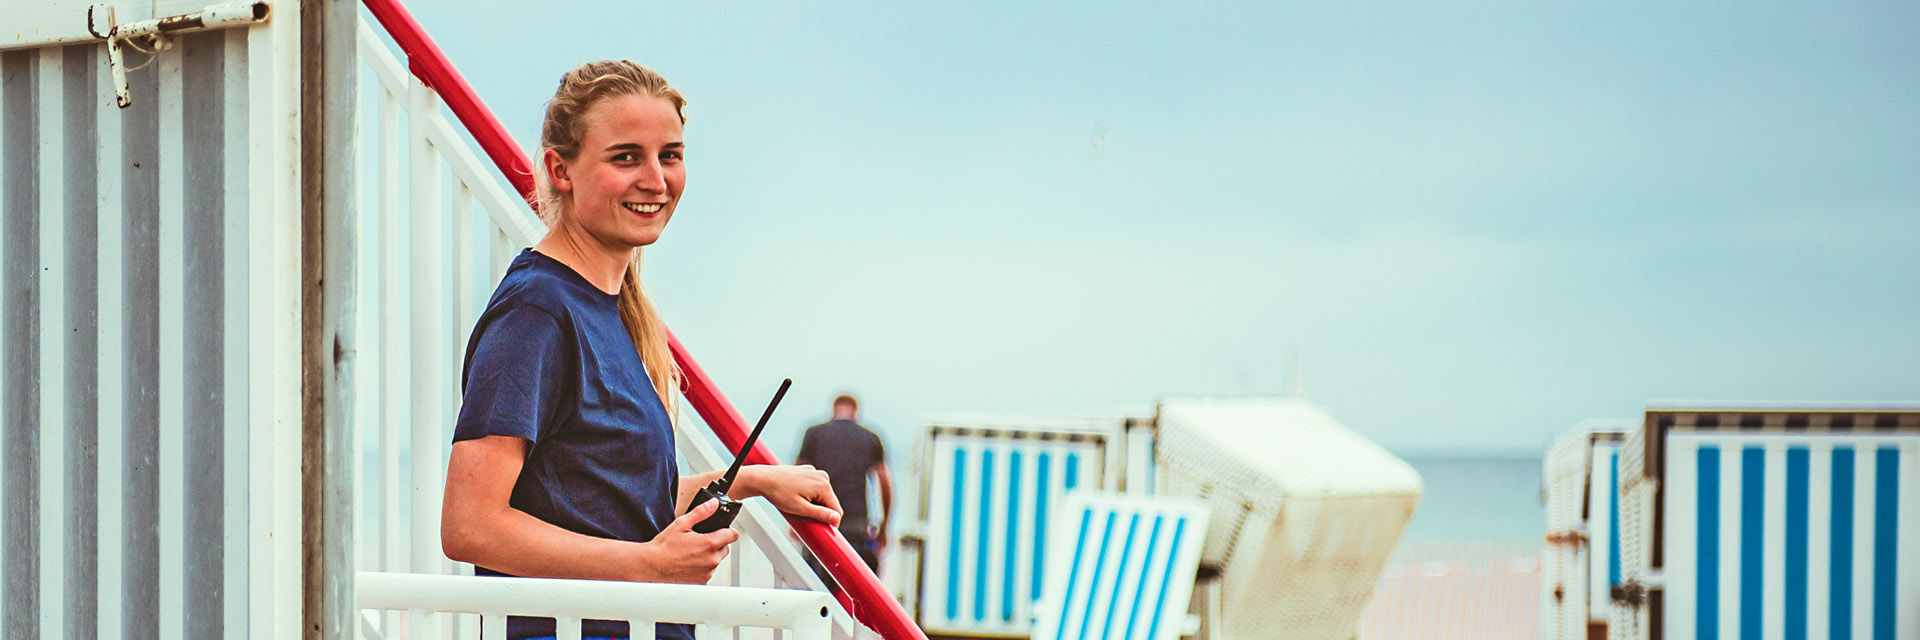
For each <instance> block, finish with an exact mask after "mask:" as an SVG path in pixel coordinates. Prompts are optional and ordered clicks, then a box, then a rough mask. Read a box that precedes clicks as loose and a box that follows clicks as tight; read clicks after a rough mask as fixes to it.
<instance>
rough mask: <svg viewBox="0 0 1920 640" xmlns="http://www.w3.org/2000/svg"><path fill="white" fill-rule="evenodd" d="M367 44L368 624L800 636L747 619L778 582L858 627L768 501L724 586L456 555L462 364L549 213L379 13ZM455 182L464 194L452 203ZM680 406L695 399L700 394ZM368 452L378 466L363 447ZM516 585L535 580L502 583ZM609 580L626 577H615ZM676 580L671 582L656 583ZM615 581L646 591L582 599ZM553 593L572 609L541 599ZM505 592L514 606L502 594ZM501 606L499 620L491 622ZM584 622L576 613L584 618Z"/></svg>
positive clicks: (364, 378) (395, 629) (363, 534)
mask: <svg viewBox="0 0 1920 640" xmlns="http://www.w3.org/2000/svg"><path fill="white" fill-rule="evenodd" d="M358 47H359V52H360V57H361V59H362V60H364V61H365V62H364V64H365V67H366V69H367V70H368V72H370V75H371V76H372V78H373V82H372V83H371V84H372V85H373V86H374V90H373V91H371V92H370V93H371V94H372V95H367V96H362V98H363V103H364V104H363V106H364V107H367V109H363V111H365V110H369V109H370V110H371V111H372V112H373V114H372V115H373V117H369V118H366V120H368V121H370V122H367V123H366V124H364V125H362V126H361V128H360V130H361V135H362V136H369V135H371V136H372V137H371V138H370V139H368V140H365V141H364V143H363V144H362V146H361V148H362V149H363V152H364V153H363V157H364V158H365V159H366V160H367V161H365V162H363V163H362V167H361V171H362V174H361V175H362V179H361V180H360V184H361V185H362V188H363V189H371V192H370V193H368V194H367V195H368V196H371V197H370V198H362V200H361V201H362V203H363V205H367V206H363V209H364V211H363V214H362V216H361V218H360V234H359V235H360V245H359V246H360V256H361V263H360V269H359V273H360V274H361V281H360V291H361V292H362V295H361V297H360V303H361V304H360V305H359V307H358V313H359V314H360V319H359V324H358V327H357V329H358V331H359V335H360V336H361V340H360V343H361V345H362V348H361V349H360V351H359V352H357V353H356V354H354V357H356V358H358V362H359V366H358V367H357V371H358V374H357V376H356V384H357V385H359V386H358V388H357V389H356V394H357V395H358V398H359V400H358V401H357V402H356V403H355V405H354V406H355V411H356V412H357V413H356V415H357V422H358V427H357V428H356V429H355V433H356V443H358V446H360V447H361V448H362V450H363V452H364V453H362V454H361V455H362V456H363V457H361V458H359V459H360V460H361V461H362V464H361V469H362V471H363V472H362V473H360V474H358V475H357V476H356V477H357V478H359V479H358V480H356V486H355V489H354V490H355V496H356V497H357V500H356V511H355V515H356V520H355V523H356V527H357V528H359V529H360V531H357V532H355V536H354V539H355V540H356V543H357V545H358V547H359V550H358V562H357V566H358V567H359V568H360V569H361V570H362V573H360V575H359V578H358V579H357V581H356V586H355V589H356V592H357V593H358V594H359V595H358V596H357V598H356V599H357V600H358V602H359V605H358V606H359V607H360V608H361V609H365V610H368V611H363V612H362V613H363V615H362V617H361V620H360V629H359V631H360V633H361V635H362V636H363V637H367V638H398V637H401V636H402V634H404V635H405V637H407V638H414V639H419V638H470V637H472V631H471V628H472V625H473V624H474V623H475V616H474V615H473V614H476V613H480V612H482V611H499V612H505V613H510V614H513V615H535V616H559V617H562V618H581V617H588V618H596V619H619V618H640V619H647V620H653V621H656V622H681V621H685V622H694V623H701V624H702V626H701V627H700V628H699V631H700V635H701V636H702V637H703V638H704V637H719V636H725V637H729V638H736V639H739V638H760V637H768V638H771V637H777V636H779V635H781V634H777V633H776V632H775V631H773V630H772V629H770V628H756V627H779V628H790V629H793V630H795V631H796V632H801V631H802V629H803V626H796V625H784V624H783V625H763V624H757V623H748V622H741V620H747V618H740V616H769V615H776V614H775V612H774V610H773V609H770V607H774V604H773V603H776V602H785V600H781V599H779V598H774V599H768V598H769V596H768V595H767V594H768V593H775V594H786V595H791V596H792V597H804V598H806V599H807V601H808V602H814V601H816V599H817V601H818V602H820V603H821V604H820V606H824V607H826V609H827V612H828V615H827V617H826V618H825V619H824V621H825V622H826V624H827V626H826V627H822V628H823V629H826V631H824V632H823V633H825V634H827V635H821V636H819V637H821V638H826V637H833V638H852V637H854V635H855V629H856V628H857V626H858V625H856V624H855V623H854V622H853V618H852V616H850V615H848V614H847V612H846V611H845V610H844V609H843V608H842V607H841V606H840V604H839V603H838V602H837V601H835V600H834V599H833V598H831V597H828V596H827V595H826V586H825V584H824V583H822V581H821V580H820V579H819V577H817V576H816V575H815V574H814V572H813V571H812V570H811V569H810V568H809V566H808V565H807V563H806V561H805V560H804V559H803V557H802V556H801V552H800V548H799V545H798V543H797V542H796V541H795V540H794V538H793V536H792V533H791V529H790V527H789V526H788V525H787V523H786V521H785V519H784V518H783V517H781V516H780V515H779V514H778V513H777V512H776V511H775V510H774V509H772V508H771V507H770V506H769V505H767V504H765V503H764V501H758V500H756V501H752V502H750V503H748V506H747V509H746V511H745V514H744V515H743V516H742V517H741V518H740V519H739V520H738V521H736V523H735V527H736V528H738V529H739V530H740V532H741V541H740V542H739V543H737V544H736V546H735V547H734V549H733V552H732V553H731V554H729V556H728V559H727V560H726V561H725V562H724V563H723V564H722V566H721V568H720V570H719V571H716V572H715V574H714V578H713V580H712V581H711V582H709V585H712V586H721V587H725V588H719V589H715V588H710V587H700V586H668V585H645V584H616V585H609V584H607V583H603V582H591V581H571V580H567V581H559V580H539V581H519V580H511V579H501V578H470V577H465V576H471V575H472V566H471V565H466V564H462V563H454V562H451V561H449V560H447V559H446V557H445V556H444V554H442V552H441V550H440V544H439V540H440V536H439V530H440V525H439V523H440V498H441V491H442V489H443V486H444V474H445V465H446V460H447V454H448V452H449V448H450V446H451V440H452V429H453V423H454V419H455V417H456V416H457V415H458V411H459V400H460V395H459V379H458V377H457V375H456V374H457V372H459V371H460V367H461V365H462V361H463V358H464V354H465V347H466V340H467V338H468V335H469V334H470V333H471V331H472V328H473V325H474V322H475V321H476V320H477V319H478V317H479V315H480V313H481V311H482V310H483V307H484V305H485V304H486V301H487V299H488V297H489V296H490V295H491V293H492V291H493V288H494V286H495V284H496V283H498V282H499V278H500V276H501V275H502V274H503V273H504V272H505V270H506V267H507V264H508V263H509V262H510V261H511V260H512V258H513V256H514V255H515V254H516V253H518V252H519V250H520V249H521V248H524V247H527V246H531V245H532V244H533V243H534V242H536V241H537V240H538V239H539V238H540V236H541V235H543V234H544V233H545V231H546V227H545V225H544V223H542V222H541V221H540V220H539V218H538V217H537V216H536V215H535V214H534V212H533V211H532V209H530V208H529V207H528V206H527V205H526V204H525V202H524V201H523V200H522V199H520V198H519V197H517V196H515V195H512V194H511V192H510V191H509V190H508V189H507V188H505V187H504V186H503V185H502V184H501V182H500V181H499V180H498V179H497V178H496V176H495V174H494V173H493V171H492V170H491V168H490V166H489V165H487V164H484V163H483V162H482V161H481V159H480V157H479V156H478V155H477V154H476V153H475V152H474V150H473V146H472V145H471V144H470V143H469V142H468V141H467V139H466V138H465V137H464V136H462V135H461V134H460V129H458V128H456V126H457V125H456V124H455V123H454V122H453V121H451V120H450V119H448V118H447V117H446V116H445V115H444V114H443V107H442V103H441V101H440V100H439V99H438V97H437V96H436V94H435V92H434V91H433V90H432V89H431V88H428V87H426V86H425V85H424V84H422V83H421V81H420V80H419V79H418V78H416V77H414V76H413V75H412V74H411V73H409V72H408V70H407V69H406V68H405V67H404V66H402V65H401V63H400V61H399V60H398V59H396V58H395V56H394V54H393V53H392V50H391V48H390V47H391V45H390V44H389V43H388V41H387V40H386V39H385V38H384V37H383V34H382V33H381V32H380V31H379V27H378V26H377V25H370V24H368V23H366V22H364V21H363V22H362V24H361V26H360V33H359V44H358ZM366 84H368V83H363V86H365V85H366ZM403 116H404V117H403ZM403 126H404V129H405V131H404V132H403V131H402V129H403ZM403 141H404V142H405V144H403ZM403 151H404V156H405V157H404V158H403V157H402V155H403ZM403 188H404V190H405V194H404V198H403V194H402V190H403ZM449 196H450V198H451V202H446V200H447V199H448V197H449ZM476 205H477V206H478V209H479V211H478V212H476V211H475V208H476ZM679 404H680V405H681V406H686V405H687V404H688V403H687V402H685V401H684V399H683V401H682V402H680V403H679ZM679 425H680V426H679V428H678V429H676V432H677V436H678V437H677V440H678V447H679V451H680V452H681V454H682V456H683V458H684V459H685V463H686V465H687V469H686V470H687V471H688V472H692V473H700V472H706V471H714V470H719V469H723V468H725V467H726V466H727V464H728V463H729V462H731V455H730V454H728V453H725V452H722V451H720V450H719V443H718V440H717V439H716V438H715V437H714V436H713V435H712V433H711V430H710V429H707V428H706V427H705V426H704V425H702V424H700V422H699V418H698V417H696V416H694V415H692V414H691V413H690V412H687V413H683V415H682V418H681V420H680V422H679ZM403 433H404V434H405V436H404V438H403V436H402V434H403ZM369 453H370V454H372V464H371V466H369V465H368V464H367V462H368V458H367V457H364V456H366V455H367V454H369ZM367 483H374V485H373V486H372V487H368V486H366V484H367ZM369 489H372V490H371V491H369ZM403 512H404V513H403ZM418 580H432V581H433V582H417V581H418ZM503 582H504V583H510V584H513V585H536V586H511V587H500V586H495V584H494V583H503ZM405 585H414V586H419V587H421V588H419V589H416V590H415V591H414V592H411V593H410V592H407V591H406V590H404V589H400V587H401V586H405ZM428 586H431V587H432V588H427V587H428ZM442 587H445V589H444V590H443V589H442ZM610 587H611V588H614V590H613V591H608V589H609V588H610ZM737 587H772V588H776V590H769V589H739V588H737ZM409 588H411V587H409ZM662 588H664V589H667V590H668V591H664V592H656V591H654V589H662ZM397 589H398V591H396V590H397ZM497 589H506V590H508V591H506V592H500V593H507V592H511V593H513V594H516V595H515V597H514V598H512V599H508V600H486V598H491V597H493V596H491V595H486V594H494V593H496V591H494V590H497ZM634 589H638V590H637V591H636V590H634ZM797 589H803V590H804V591H801V590H797ZM606 593H621V594H627V593H632V594H645V597H635V598H628V599H625V600H621V601H620V602H619V603H618V606H617V607H614V608H607V607H600V606H598V605H594V606H593V608H591V609H590V610H588V609H578V608H566V607H575V605H579V606H587V603H595V602H602V600H599V598H603V597H604V596H603V594H606ZM656 593H674V594H679V593H694V594H701V595H700V596H699V597H698V598H693V599H694V600H698V601H700V602H701V603H703V604H702V606H707V605H709V604H711V605H713V607H715V608H713V609H711V611H715V612H719V611H723V610H724V611H725V612H727V613H725V615H715V616H704V615H690V614H688V611H698V612H704V611H709V609H685V608H682V606H681V605H680V604H678V603H677V601H674V600H671V599H662V598H658V597H653V596H654V594H656ZM369 594H374V596H373V597H370V596H369ZM390 596H391V597H390ZM782 597H786V596H785V595H783V596H782ZM525 598H534V600H527V599H525ZM543 599H544V600H543ZM549 601H550V602H552V603H554V604H555V606H556V607H561V608H560V609H550V608H547V607H546V605H542V604H539V602H549ZM495 602H505V603H511V604H512V605H513V606H510V607H498V606H495V605H494V604H490V603H495ZM715 603H718V604H715ZM611 604H613V603H611V602H609V605H610V606H611ZM781 606H784V605H781ZM375 611H377V612H378V613H377V615H376V614H375ZM401 612H406V613H404V614H402V613H401ZM816 613H817V612H816ZM780 615H784V614H780ZM676 616H677V617H676ZM689 618H690V619H689ZM493 619H494V618H491V617H490V618H486V619H485V621H484V622H482V625H483V627H484V626H485V625H491V624H493V622H492V620H493ZM500 619H501V620H504V618H500ZM751 619H752V620H762V619H764V618H751ZM403 628H404V630H403ZM560 628H561V633H562V635H561V637H562V638H564V637H567V636H566V635H565V634H566V633H568V632H569V631H568V630H567V625H566V624H562V625H560ZM805 628H807V629H811V628H812V627H805ZM578 631H579V629H578V626H577V625H575V626H574V627H573V629H572V632H573V633H578ZM716 633H717V634H718V635H716ZM802 637H812V636H802Z"/></svg>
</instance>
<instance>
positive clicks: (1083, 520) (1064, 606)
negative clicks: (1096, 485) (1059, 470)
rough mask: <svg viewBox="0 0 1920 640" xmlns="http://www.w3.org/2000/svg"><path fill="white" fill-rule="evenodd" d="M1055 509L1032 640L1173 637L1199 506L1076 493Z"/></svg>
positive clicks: (1192, 563)
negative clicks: (1044, 583)
mask: <svg viewBox="0 0 1920 640" xmlns="http://www.w3.org/2000/svg"><path fill="white" fill-rule="evenodd" d="M1062 506H1063V508H1062V509H1060V510H1059V511H1058V512H1056V513H1055V515H1054V518H1053V529H1054V535H1053V539H1052V541H1050V542H1049V545H1050V548H1051V549H1053V551H1052V552H1051V553H1050V554H1049V555H1048V558H1047V567H1048V569H1047V581H1046V592H1045V596H1044V597H1043V598H1042V599H1041V602H1040V606H1039V607H1038V610H1037V613H1038V618H1037V619H1036V620H1035V624H1034V628H1033V638H1034V640H1109V639H1111V640H1165V639H1170V638H1178V637H1179V636H1180V626H1181V624H1182V622H1183V621H1184V620H1185V618H1186V616H1187V600H1188V597H1189V596H1191V595H1192V593H1193V574H1194V570H1195V569H1196V568H1198V567H1199V564H1200V548H1201V546H1202V545H1203V543H1204V542H1205V541H1206V537H1207V536H1206V534H1207V531H1206V528H1207V507H1206V505H1204V504H1201V503H1199V502H1196V501H1193V500H1186V499H1179V498H1153V497H1137V496H1135V497H1129V496H1121V495H1117V494H1101V493H1076V494H1073V495H1071V496H1068V497H1067V501H1066V504H1065V505H1062Z"/></svg>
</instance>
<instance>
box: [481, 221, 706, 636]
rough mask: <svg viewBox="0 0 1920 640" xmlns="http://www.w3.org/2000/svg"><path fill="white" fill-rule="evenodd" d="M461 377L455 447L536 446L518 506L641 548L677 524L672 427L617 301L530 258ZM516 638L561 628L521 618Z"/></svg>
mask: <svg viewBox="0 0 1920 640" xmlns="http://www.w3.org/2000/svg"><path fill="white" fill-rule="evenodd" d="M463 380H464V383H463V385H464V386H463V388H464V390H465V391H464V399H463V401H462V402H461V405H460V419H459V422H458V423H457V424H456V425H455V427H454V432H453V441H454V442H459V441H462V440H472V439H475V438H481V437H485V436H513V437H516V438H525V439H526V440H527V441H528V448H527V458H526V463H525V466H523V467H521V470H520V477H519V478H518V479H517V480H516V481H515V482H514V484H513V496H512V498H511V499H510V501H509V504H510V505H511V506H513V508H515V509H519V510H521V511H524V512H526V513H527V514H529V515H532V516H533V517H535V518H539V519H540V520H542V521H544V522H548V523H551V524H553V525H555V526H558V527H560V528H562V529H566V530H568V531H572V532H574V533H580V534H584V535H589V536H595V537H600V538H612V539H616V540H627V541H631V542H646V541H648V540H652V539H653V537H654V536H655V535H656V534H658V533H659V532H660V529H661V528H663V527H665V526H667V523H669V522H672V521H673V516H674V513H673V510H674V496H675V494H676V492H677V490H678V487H679V483H680V479H679V469H678V468H677V467H676V465H675V464H674V445H673V424H672V423H671V422H670V421H669V420H668V417H667V411H666V407H664V406H663V405H662V404H661V402H660V397H659V394H657V393H655V392H654V389H653V382H652V381H651V380H650V379H649V378H648V377H647V371H646V367H645V366H644V365H642V364H641V362H640V355H639V353H637V352H635V351H634V346H633V339H632V338H631V337H629V336H628V335H627V328H626V325H625V324H624V323H622V322H621V321H620V312H619V296H617V295H610V294H607V293H605V292H603V291H600V290H599V289H597V288H595V287H594V286H593V285H592V284H591V283H588V282H587V280H586V278H583V277H581V276H580V274H579V273H576V272H574V270H573V269H572V268H571V267H568V266H566V265H564V264H561V263H560V262H559V261H557V260H554V259H553V258H550V257H548V256H546V255H543V254H540V253H538V252H535V251H533V250H531V249H529V250H526V251H522V252H521V253H520V255H519V256H518V257H516V258H514V260H513V264H512V265H510V266H508V267H507V274H506V276H505V277H504V278H502V279H501V280H500V287H499V288H498V289H496V290H494V293H493V299H492V300H491V301H489V302H488V303H487V310H486V312H485V313H483V314H481V316H480V321H479V323H478V324H476V325H475V326H474V329H473V337H472V338H471V339H469V340H468V341H467V359H466V370H465V374H464V376H463ZM474 573H475V574H478V575H504V574H501V573H500V572H497V571H493V570H490V569H487V568H484V567H474ZM627 626H628V625H627V623H625V622H614V621H604V620H589V621H587V623H586V624H585V626H584V628H583V631H584V632H585V635H587V636H626V635H627V632H628V630H627ZM657 633H658V634H659V637H660V638H670V639H675V640H680V639H684V640H692V638H693V629H692V627H690V626H687V625H669V624H662V625H659V628H658V629H657ZM507 635H508V637H511V638H526V637H537V636H551V635H554V623H553V620H552V619H550V618H527V617H517V616H516V617H511V618H509V619H508V622H507Z"/></svg>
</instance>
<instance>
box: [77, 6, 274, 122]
mask: <svg viewBox="0 0 1920 640" xmlns="http://www.w3.org/2000/svg"><path fill="white" fill-rule="evenodd" d="M271 13H272V11H271V9H270V8H269V7H268V6H267V3H265V2H236V3H232V4H216V5H209V6H208V7H207V8H205V9H201V10H199V11H195V12H193V13H186V14H181V15H177V16H170V17H166V18H153V19H151V20H140V21H137V22H129V23H126V24H120V23H119V22H118V21H117V20H116V19H115V17H114V8H113V5H112V4H96V5H93V6H90V7H87V32H88V33H91V34H93V37H95V38H100V39H103V40H106V41H107V66H108V67H110V68H112V71H113V97H114V102H115V103H117V104H119V105H120V108H122V109H125V108H127V107H128V106H129V105H132V104H133V95H132V94H131V93H129V92H128V91H127V72H129V71H138V70H140V69H142V68H145V67H146V66H147V65H148V64H152V62H153V59H152V58H153V57H157V56H159V55H160V52H161V51H163V50H165V49H167V48H168V47H169V46H171V45H170V43H169V40H168V38H169V37H171V36H174V35H178V34H182V33H192V32H195V31H207V30H210V29H226V28H231V27H241V26H246V25H250V24H253V23H256V22H266V20H267V16H268V15H269V14H271ZM135 38H143V39H145V40H146V41H147V42H148V44H149V45H150V46H151V48H147V47H142V46H140V44H138V43H137V42H135V40H134V39H135ZM122 46H130V47H133V48H135V49H139V50H141V51H145V52H147V53H148V54H149V56H150V57H149V58H148V60H147V62H143V63H140V66H137V67H132V68H128V67H127V63H126V56H125V54H123V53H122V52H121V47H122Z"/></svg>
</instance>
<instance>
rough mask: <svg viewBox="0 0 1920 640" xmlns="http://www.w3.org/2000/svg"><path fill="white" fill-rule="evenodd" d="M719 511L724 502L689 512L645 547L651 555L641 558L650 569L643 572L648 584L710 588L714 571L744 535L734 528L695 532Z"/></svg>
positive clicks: (645, 568)
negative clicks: (711, 531)
mask: <svg viewBox="0 0 1920 640" xmlns="http://www.w3.org/2000/svg"><path fill="white" fill-rule="evenodd" d="M718 508H720V501H718V500H708V501H706V502H705V503H702V504H701V505H700V506H698V507H694V508H692V509H689V510H687V513H686V515H683V516H680V517H678V518H674V520H673V522H670V523H667V528H665V529H661V530H660V534H659V535H656V536H654V537H653V540H652V541H650V542H647V543H646V544H644V545H642V547H643V548H645V549H646V550H647V551H648V553H646V554H644V555H643V556H642V558H641V562H643V563H646V564H647V566H645V567H642V568H641V569H640V571H641V574H642V575H644V576H647V577H646V581H648V582H681V583H686V584H706V583H707V580H709V579H711V578H712V577H713V571H714V569H717V568H719V567H720V561H721V560H722V559H725V558H726V557H727V545H731V544H733V541H735V540H739V539H740V532H738V531H734V530H733V528H731V527H728V528H724V529H721V530H719V531H715V532H713V533H695V532H694V530H693V525H695V524H698V523H699V522H700V521H701V520H705V519H707V516H710V515H713V512H714V510H715V509H718Z"/></svg>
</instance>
